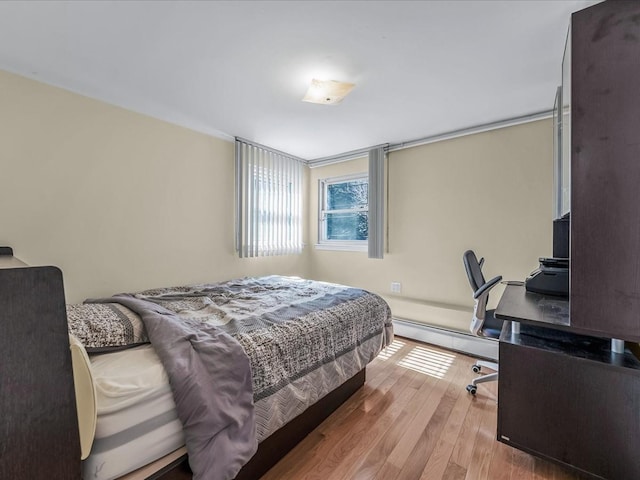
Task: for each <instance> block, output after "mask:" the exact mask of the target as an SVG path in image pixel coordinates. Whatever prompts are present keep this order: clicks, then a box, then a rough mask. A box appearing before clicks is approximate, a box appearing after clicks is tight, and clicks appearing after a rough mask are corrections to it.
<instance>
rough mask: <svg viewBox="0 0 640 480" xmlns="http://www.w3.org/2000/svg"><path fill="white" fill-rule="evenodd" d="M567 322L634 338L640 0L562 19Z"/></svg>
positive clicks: (639, 284) (639, 275) (639, 322)
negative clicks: (567, 33) (567, 88)
mask: <svg viewBox="0 0 640 480" xmlns="http://www.w3.org/2000/svg"><path fill="white" fill-rule="evenodd" d="M571 45H572V48H571V51H572V54H571V55H572V65H571V136H572V138H571V326H573V327H576V328H579V329H581V330H582V331H589V332H592V334H593V335H594V336H603V337H608V338H619V339H623V340H628V341H634V342H639V341H640V2H638V1H618V0H609V1H606V2H604V3H600V4H597V5H594V6H592V7H589V8H586V9H584V10H581V11H579V12H576V13H574V14H573V16H572V23H571Z"/></svg>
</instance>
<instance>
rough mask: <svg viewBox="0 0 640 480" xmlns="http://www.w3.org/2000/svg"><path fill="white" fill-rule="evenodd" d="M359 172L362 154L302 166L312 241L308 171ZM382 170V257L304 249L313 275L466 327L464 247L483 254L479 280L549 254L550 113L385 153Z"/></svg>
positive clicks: (397, 309)
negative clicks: (398, 287) (397, 286)
mask: <svg viewBox="0 0 640 480" xmlns="http://www.w3.org/2000/svg"><path fill="white" fill-rule="evenodd" d="M366 171H367V164H366V161H365V160H364V159H358V160H354V161H350V162H345V163H341V164H336V165H329V166H326V167H319V168H314V169H312V170H311V177H310V199H309V222H310V233H309V238H310V241H311V242H312V243H315V242H316V241H317V220H318V179H321V178H327V177H333V176H340V175H346V174H349V173H356V172H366ZM388 176H389V178H388V180H389V186H388V226H389V242H388V249H389V252H388V253H387V254H385V258H384V259H383V260H373V259H371V260H370V259H368V258H367V255H366V253H361V252H339V251H325V250H316V249H315V248H313V250H312V252H311V271H310V273H311V275H312V276H313V278H317V279H321V280H326V281H332V282H339V283H346V284H351V285H356V286H359V287H363V288H367V289H370V290H373V291H375V292H377V293H380V294H382V295H383V296H384V297H385V298H386V299H387V300H388V301H389V304H390V305H391V308H392V311H393V314H394V316H396V317H401V318H407V319H411V320H416V321H420V322H426V323H429V324H432V325H439V326H443V327H446V328H453V329H458V330H466V329H467V328H468V326H469V321H470V312H471V307H472V305H473V301H472V298H471V290H470V287H469V283H468V281H467V278H466V274H465V272H464V268H463V264H462V254H463V252H464V251H465V250H467V249H473V250H475V251H476V254H477V255H478V256H484V257H485V258H486V264H485V268H484V273H485V277H486V278H487V279H489V278H490V277H493V276H495V275H502V276H503V277H504V278H505V279H509V280H523V279H524V278H525V277H526V275H527V274H528V273H529V272H530V271H531V270H533V269H534V268H535V267H536V266H537V259H538V257H540V256H551V232H552V223H551V215H552V209H551V201H552V179H553V178H552V130H551V122H550V120H543V121H537V122H533V123H527V124H523V125H518V126H513V127H508V128H503V129H499V130H494V131H490V132H485V133H479V134H475V135H469V136H465V137H460V138H457V139H453V140H447V141H442V142H437V143H433V144H429V145H424V146H420V147H414V148H410V149H405V150H400V151H396V152H392V153H390V155H389V164H388ZM392 281H398V282H401V283H402V294H401V295H391V293H390V283H391V282H392ZM501 288H502V287H498V289H497V291H496V294H493V295H492V300H491V303H492V304H495V303H496V301H497V299H499V297H500V293H501Z"/></svg>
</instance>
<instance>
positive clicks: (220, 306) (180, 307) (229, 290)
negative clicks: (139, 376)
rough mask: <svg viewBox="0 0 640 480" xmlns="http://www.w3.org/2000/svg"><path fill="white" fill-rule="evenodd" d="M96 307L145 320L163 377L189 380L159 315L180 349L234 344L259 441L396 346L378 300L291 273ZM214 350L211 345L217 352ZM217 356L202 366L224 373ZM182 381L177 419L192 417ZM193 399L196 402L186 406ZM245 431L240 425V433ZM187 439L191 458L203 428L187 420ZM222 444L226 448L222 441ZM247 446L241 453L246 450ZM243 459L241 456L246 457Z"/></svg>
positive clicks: (226, 367) (225, 365)
mask: <svg viewBox="0 0 640 480" xmlns="http://www.w3.org/2000/svg"><path fill="white" fill-rule="evenodd" d="M98 302H101V303H105V302H118V303H121V304H123V305H126V306H127V307H128V308H130V309H131V310H133V311H135V312H136V313H138V314H139V315H140V316H141V317H142V320H143V321H144V323H145V326H146V329H147V331H148V334H149V338H150V339H151V342H152V344H153V345H154V347H155V349H156V350H157V351H158V354H159V356H160V358H161V359H162V361H163V364H164V366H165V369H166V370H167V373H168V374H169V377H170V379H171V377H172V372H174V373H173V375H177V376H182V377H185V376H191V374H190V373H189V371H188V370H187V371H185V370H184V369H183V368H182V367H181V364H182V363H184V362H183V361H182V360H180V359H179V358H177V359H176V358H166V357H169V356H170V353H171V351H172V349H173V343H172V342H173V341H172V340H171V339H170V338H168V335H166V334H163V335H158V333H157V328H158V325H160V326H162V328H164V325H163V322H159V323H158V315H159V317H162V318H164V319H165V320H168V323H170V324H171V323H175V324H176V325H174V327H172V328H177V332H178V333H181V335H182V336H183V337H184V339H183V340H185V341H183V342H182V343H183V344H185V345H187V346H188V348H191V349H192V350H194V351H197V352H196V353H197V354H198V355H206V354H207V352H209V351H211V347H209V346H208V343H207V342H209V340H208V338H213V337H215V338H216V339H217V340H215V341H216V342H218V343H219V341H220V339H221V338H222V337H220V335H219V334H216V333H215V332H220V333H221V334H222V335H223V336H224V338H228V339H229V340H234V341H235V342H237V344H239V346H241V349H238V350H239V351H241V352H244V354H245V355H246V358H247V359H248V364H249V365H250V370H251V379H250V382H251V385H252V389H253V391H252V392H251V391H249V394H250V395H251V393H252V395H253V403H254V408H255V412H253V411H252V412H249V414H247V415H245V414H244V413H243V414H242V415H243V418H245V420H246V419H249V420H251V421H252V422H253V421H254V422H255V424H254V425H253V427H255V429H254V430H255V432H256V433H255V436H256V438H255V440H257V441H262V440H263V439H264V438H266V437H267V436H269V435H270V434H271V433H273V432H274V431H275V430H277V429H278V428H280V427H282V426H283V425H284V424H286V423H287V422H288V421H290V420H292V419H293V418H295V417H296V416H297V415H299V414H300V413H302V412H303V411H304V410H305V409H306V408H307V407H308V406H310V405H312V404H314V403H315V402H317V401H318V400H319V399H321V398H322V397H323V396H325V395H326V394H327V393H329V392H331V391H332V390H334V389H335V388H337V387H338V386H340V385H341V384H342V383H344V381H346V380H348V379H349V378H351V377H352V376H353V375H355V374H356V373H357V372H358V371H360V370H361V369H362V368H364V367H365V366H366V364H367V363H369V362H370V361H371V360H373V359H374V358H375V357H376V355H377V354H378V353H379V352H380V350H381V349H382V348H384V347H385V346H386V345H388V344H389V343H391V341H392V340H393V330H392V325H391V312H390V310H389V307H388V305H387V304H386V302H385V301H384V300H383V299H382V298H380V297H379V296H377V295H375V294H373V293H370V292H367V291H365V290H361V289H356V288H350V287H346V286H342V285H336V284H329V283H323V282H315V281H310V280H303V279H299V278H293V277H281V276H269V277H262V278H245V279H240V280H233V281H228V282H223V283H217V284H207V285H192V286H184V287H173V288H160V289H153V290H147V291H143V292H139V293H136V294H126V295H117V296H115V297H112V299H106V300H105V299H103V300H98ZM153 305H155V307H153ZM140 306H142V307H140ZM176 322H177V323H176ZM183 326H184V328H183ZM181 329H182V331H181ZM200 330H202V332H200ZM157 342H162V343H163V344H164V345H163V346H160V345H158V344H157ZM225 342H227V344H226V346H225V347H224V348H225V349H226V350H225V351H227V350H228V351H231V348H232V345H231V344H229V342H228V340H225ZM218 348H219V345H216V346H215V349H218ZM212 353H213V352H212ZM189 355H193V352H191V353H189ZM215 355H217V357H216V359H215V361H212V360H211V359H209V360H205V361H204V362H203V363H205V364H207V365H211V366H212V365H214V364H215V363H218V364H219V365H220V366H222V368H221V369H220V370H222V371H224V372H226V373H225V375H227V376H228V377H231V376H232V373H233V371H234V366H233V364H230V363H229V360H228V359H225V358H224V356H221V355H220V351H217V352H215ZM234 355H235V353H234ZM237 360H238V359H237V358H236V360H233V361H234V362H235V361H237ZM207 368H209V367H207ZM181 369H182V370H181ZM205 370H206V369H205ZM216 375H220V374H219V373H214V374H213V376H212V377H211V378H212V380H214V381H218V382H220V380H219V378H218V380H216ZM183 380H184V379H183V378H178V379H175V381H174V379H171V384H172V387H173V388H174V396H175V398H176V405H177V410H178V414H179V416H180V418H181V420H183V418H189V416H190V414H189V413H188V412H186V411H185V412H183V413H182V414H181V413H180V410H181V405H180V402H179V401H178V400H179V399H183V400H184V397H185V396H186V395H188V394H189V393H188V392H181V391H179V390H176V385H178V384H179V383H180V382H182V381H183ZM199 382H200V381H198V383H199ZM192 387H193V385H190V386H189V388H192ZM213 390H215V388H214V389H213ZM206 393H207V395H211V394H212V393H211V391H207V392H206ZM200 397H203V394H202V393H200ZM195 401H199V400H197V399H196V400H194V401H193V402H191V401H188V402H184V401H183V403H187V404H194V403H195ZM200 410H203V409H200ZM230 416H231V417H233V416H234V415H230ZM254 419H255V420H254ZM184 423H185V422H184V420H183V424H184ZM198 423H200V422H198ZM238 430H239V431H240V428H238ZM249 430H250V429H249V428H247V427H246V426H242V431H243V432H247V431H249ZM185 433H186V437H187V450H188V451H189V457H190V462H192V461H193V458H192V450H194V449H193V448H190V445H189V438H190V437H195V438H198V439H200V438H201V437H202V432H198V433H197V434H195V435H190V434H189V432H188V429H187V425H186V424H185ZM255 440H254V441H255ZM205 443H206V442H205ZM211 443H213V441H212V442H211ZM225 443H228V442H226V440H225ZM231 443H234V442H233V439H231ZM221 445H222V443H221ZM245 450H246V451H248V447H247V448H246V449H245ZM243 456H244V457H246V453H243ZM204 457H206V458H217V459H218V461H220V460H222V458H225V457H227V458H225V460H227V459H228V455H206V456H204ZM249 457H250V455H249ZM245 461H246V459H245ZM193 467H194V465H193V463H192V468H193ZM218 467H219V465H217V466H216V468H218ZM205 468H208V467H206V466H205ZM229 471H230V472H232V473H231V474H230V475H231V476H229V477H228V478H233V476H234V475H235V472H237V468H236V467H234V468H233V469H232V470H229ZM209 477H210V475H209V474H207V472H202V471H200V472H198V471H197V468H196V469H194V478H209ZM222 477H226V475H222V476H221V477H220V478H222ZM216 478H217V477H216Z"/></svg>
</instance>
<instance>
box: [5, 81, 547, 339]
mask: <svg viewBox="0 0 640 480" xmlns="http://www.w3.org/2000/svg"><path fill="white" fill-rule="evenodd" d="M0 105H1V106H2V108H0V132H2V136H1V138H2V141H0V178H1V188H0V225H1V228H0V245H10V246H13V247H14V249H15V251H16V254H17V255H18V256H19V257H21V258H22V259H23V260H25V261H26V262H27V263H29V264H32V265H37V264H54V265H58V266H60V267H61V268H62V270H63V272H64V276H65V283H66V289H67V300H68V301H70V302H77V301H81V300H82V299H84V298H86V297H93V296H101V295H110V294H113V293H115V292H120V291H131V290H138V289H143V288H148V287H154V286H159V285H172V284H181V283H192V282H200V281H215V280H222V279H228V278H233V277H239V276H243V275H261V274H271V273H280V274H292V275H300V276H307V277H311V278H316V279H320V280H327V281H334V282H340V283H346V284H351V285H355V286H360V287H363V288H367V289H370V290H373V291H376V292H378V293H381V294H382V295H384V296H385V298H386V299H387V300H388V301H389V303H390V305H391V307H392V310H393V313H394V315H395V316H397V317H402V318H408V319H412V320H417V321H423V322H427V323H429V324H434V325H442V326H445V327H447V328H455V329H460V330H464V329H466V328H467V326H468V323H469V312H470V309H471V305H472V301H471V295H470V290H469V286H468V283H467V279H466V276H465V273H464V270H463V267H462V260H461V257H462V253H463V252H464V251H465V250H466V249H468V248H473V249H474V250H476V252H477V253H478V254H479V255H483V256H485V257H486V259H487V261H486V262H487V263H486V267H485V273H486V276H487V277H491V276H493V275H497V274H502V275H503V276H504V278H505V279H523V278H524V277H525V276H526V274H527V273H528V272H530V271H531V270H532V269H533V268H534V267H535V266H536V263H537V258H538V257H539V256H542V255H550V254H551V221H550V219H551V182H552V160H551V150H552V146H551V138H552V136H551V125H550V121H548V120H545V121H539V122H534V123H529V124H524V125H519V126H515V127H509V128H505V129H501V130H495V131H492V132H487V133H481V134H476V135H470V136H466V137H462V138H458V139H454V140H449V141H444V142H438V143H434V144H430V145H425V146H421V147H415V148H411V149H406V150H401V151H398V152H393V153H391V154H390V155H389V172H388V173H389V178H388V180H389V191H388V225H389V242H388V248H389V252H388V253H387V254H386V255H385V258H384V259H383V260H369V259H368V258H367V256H366V253H361V252H336V251H321V250H316V249H315V247H314V246H313V245H314V244H315V242H316V240H317V208H318V205H317V200H318V191H317V185H318V179H320V178H326V177H333V176H340V175H345V174H349V173H357V172H366V170H367V162H366V160H365V159H359V160H354V161H350V162H345V163H340V164H336V165H330V166H326V167H321V168H316V169H312V170H311V172H310V174H309V176H308V178H307V179H306V183H307V185H308V192H309V197H308V202H307V207H305V208H307V209H308V212H309V217H308V220H309V221H308V225H307V227H306V228H305V232H308V234H305V241H306V242H307V243H308V246H307V247H306V249H305V253H304V254H303V255H299V256H287V257H270V258H260V259H238V258H237V256H236V255H235V252H234V247H233V231H234V226H233V221H234V220H233V208H232V206H233V202H234V199H233V190H234V185H233V144H232V143H231V142H228V141H225V140H221V139H218V138H213V137H210V136H207V135H203V134H200V133H196V132H193V131H191V130H188V129H184V128H181V127H177V126H175V125H171V124H168V123H165V122H162V121H159V120H156V119H152V118H150V117H146V116H144V115H139V114H136V113H133V112H130V111H127V110H124V109H121V108H117V107H114V106H110V105H107V104H105V103H103V102H99V101H96V100H92V99H89V98H86V97H82V96H80V95H76V94H73V93H70V92H67V91H64V90H61V89H58V88H55V87H50V86H47V85H44V84H41V83H38V82H35V81H32V80H28V79H25V78H23V77H19V76H16V75H12V74H9V73H5V72H1V71H0ZM392 281H399V282H401V283H402V294H401V295H395V296H392V295H391V294H390V292H389V284H390V282H392ZM497 298H499V292H497V294H496V295H493V299H494V303H495V299H497Z"/></svg>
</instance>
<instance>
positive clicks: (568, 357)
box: [496, 285, 640, 479]
mask: <svg viewBox="0 0 640 480" xmlns="http://www.w3.org/2000/svg"><path fill="white" fill-rule="evenodd" d="M496 316H497V317H499V318H503V319H506V320H512V321H517V322H521V323H522V325H521V327H520V333H514V332H513V330H512V324H511V323H510V322H505V326H504V328H503V330H502V335H501V337H500V380H499V382H498V398H499V403H498V440H500V441H501V442H503V443H506V444H508V445H511V446H513V447H516V448H518V449H520V450H523V451H526V452H528V453H531V454H534V455H537V456H540V457H543V458H546V459H548V460H552V461H554V462H557V463H560V464H563V465H565V466H568V467H570V468H572V469H575V470H577V471H580V472H582V473H585V474H588V475H589V476H591V477H593V478H609V479H636V478H640V455H638V454H637V450H638V446H639V445H640V360H638V359H637V358H636V357H635V356H634V355H633V354H632V353H631V352H630V351H629V350H625V352H624V353H622V354H619V353H613V352H612V351H611V342H610V340H609V339H605V338H596V337H591V336H586V335H580V334H578V333H575V332H573V331H572V329H571V327H570V326H569V324H568V323H569V322H568V321H569V317H568V301H566V300H562V299H558V298H555V297H546V296H544V295H538V294H532V293H529V292H525V290H524V287H518V286H514V285H509V286H508V287H507V289H506V290H505V293H504V295H503V297H502V299H501V300H500V304H499V305H498V308H497V309H496Z"/></svg>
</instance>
